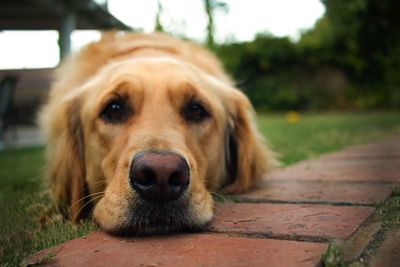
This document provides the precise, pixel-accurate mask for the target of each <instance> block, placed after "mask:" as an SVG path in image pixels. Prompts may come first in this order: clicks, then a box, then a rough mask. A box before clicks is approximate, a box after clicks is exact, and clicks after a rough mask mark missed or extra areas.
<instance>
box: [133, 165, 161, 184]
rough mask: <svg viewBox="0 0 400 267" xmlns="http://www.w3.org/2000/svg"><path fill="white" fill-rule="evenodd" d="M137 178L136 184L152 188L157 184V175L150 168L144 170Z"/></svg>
mask: <svg viewBox="0 0 400 267" xmlns="http://www.w3.org/2000/svg"><path fill="white" fill-rule="evenodd" d="M134 176H135V178H136V179H135V182H136V183H137V184H139V185H141V186H145V187H150V186H153V185H155V184H156V183H157V178H156V174H155V173H154V171H153V170H152V169H151V168H149V167H144V168H142V169H141V170H140V171H139V172H138V173H137V174H136V175H135V174H134Z"/></svg>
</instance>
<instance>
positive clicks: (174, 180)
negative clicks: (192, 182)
mask: <svg viewBox="0 0 400 267" xmlns="http://www.w3.org/2000/svg"><path fill="white" fill-rule="evenodd" d="M188 177H189V175H188V174H187V173H186V172H184V171H174V172H173V173H172V174H171V176H170V177H169V179H168V185H169V186H172V187H185V186H187V185H188V184H189V178H188Z"/></svg>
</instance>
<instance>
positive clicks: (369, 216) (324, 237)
mask: <svg viewBox="0 0 400 267" xmlns="http://www.w3.org/2000/svg"><path fill="white" fill-rule="evenodd" d="M395 184H400V137H396V138H393V139H390V140H386V141H381V142H375V143H370V144H367V145H359V146H354V147H351V148H349V149H346V150H343V151H340V152H337V153H332V154H327V155H324V156H322V157H320V158H318V159H314V160H308V161H303V162H300V163H298V164H296V165H293V166H290V167H288V168H286V169H281V170H276V171H274V172H272V173H270V174H268V175H267V176H266V177H265V179H264V181H263V183H262V186H261V187H260V188H259V189H257V190H254V191H252V192H250V193H248V194H245V195H241V196H235V197H230V198H228V199H227V200H229V201H226V202H224V203H218V204H217V205H216V215H215V219H214V220H213V222H212V223H211V225H210V227H209V230H208V231H207V232H204V233H198V234H180V235H172V236H156V237H146V238H119V237H113V236H109V235H107V234H105V233H101V232H97V233H92V234H90V235H89V236H87V237H83V238H78V239H76V240H72V241H69V242H66V243H64V244H61V245H59V246H57V247H54V248H51V249H49V250H46V251H42V252H39V253H37V254H35V255H33V256H32V257H31V258H30V261H31V262H35V261H38V260H40V259H42V258H43V257H44V256H46V255H49V253H51V252H53V253H55V256H54V257H52V258H51V260H50V261H48V263H49V264H50V265H55V266H58V265H62V266H148V267H150V266H152V267H155V266H229V267H231V266H316V265H319V264H321V256H322V254H323V253H324V252H325V251H326V249H327V248H328V244H329V242H334V243H335V244H336V245H337V246H338V247H339V248H341V249H342V250H343V251H344V259H345V260H346V261H351V260H354V259H357V260H359V261H360V262H364V263H366V264H367V265H368V264H370V265H371V266H396V264H400V256H399V255H400V251H399V250H400V233H399V231H395V230H390V229H389V230H388V229H386V228H384V227H383V226H382V223H381V220H380V216H379V214H378V213H379V210H378V209H377V208H375V205H374V204H376V203H381V202H383V201H386V200H387V199H388V198H390V197H391V194H392V188H393V185H395ZM397 266H400V265H397Z"/></svg>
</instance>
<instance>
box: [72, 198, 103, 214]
mask: <svg viewBox="0 0 400 267" xmlns="http://www.w3.org/2000/svg"><path fill="white" fill-rule="evenodd" d="M101 197H103V196H96V197H94V198H92V199H90V200H89V201H88V202H86V203H85V204H84V205H82V207H80V209H79V210H78V212H77V213H78V214H79V213H80V212H81V211H82V210H83V209H84V208H85V207H86V206H87V205H89V204H91V203H92V202H94V201H95V200H97V199H99V198H101Z"/></svg>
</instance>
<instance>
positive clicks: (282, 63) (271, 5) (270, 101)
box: [0, 0, 400, 136]
mask: <svg viewBox="0 0 400 267" xmlns="http://www.w3.org/2000/svg"><path fill="white" fill-rule="evenodd" d="M399 10H400V2H399V1H396V0H381V1H374V0H349V1H334V0H321V1H320V0H302V1H295V0H280V1H273V0H264V1H257V0H247V1H240V0H191V1H187V0H148V1H138V0H108V1H107V0H2V1H1V3H0V83H1V84H0V87H1V102H0V113H1V130H2V136H3V135H4V134H5V132H6V128H10V126H12V125H33V124H34V120H35V114H36V112H37V109H38V107H39V106H40V103H42V102H43V101H44V100H45V98H46V94H47V92H48V89H49V83H50V80H51V73H52V72H53V69H54V68H55V67H57V65H58V64H59V63H60V61H61V60H62V59H63V58H64V57H65V56H67V55H68V54H70V53H71V52H74V51H76V50H78V49H79V48H81V47H82V46H83V45H85V44H87V43H89V42H91V41H95V40H98V39H99V38H100V32H101V31H102V30H110V29H117V30H125V31H136V32H153V31H164V32H167V33H170V34H172V35H175V36H178V37H180V38H184V39H190V40H193V41H195V42H197V43H199V44H201V45H203V46H206V47H208V48H209V49H211V50H213V51H214V52H215V53H216V54H217V56H218V57H219V58H220V59H221V60H222V62H223V63H224V65H225V67H226V69H227V70H228V72H229V73H230V74H231V75H232V77H233V78H234V79H235V80H236V81H237V84H238V86H239V87H240V88H241V90H243V91H244V92H245V93H246V94H247V95H248V96H249V98H250V99H251V101H252V103H253V104H254V106H255V107H256V109H257V110H258V111H265V112H271V111H273V112H286V111H292V112H293V111H294V112H304V111H318V112H319V111H365V110H395V109H399V108H400V89H399V87H400V18H399V17H400V16H399V13H398V12H399ZM292 114H293V113H292ZM295 117H296V115H295ZM11 132H12V131H11ZM11 135H12V133H11Z"/></svg>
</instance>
